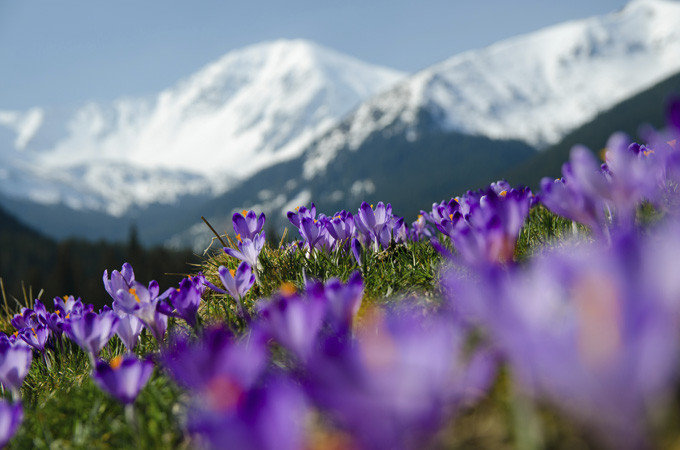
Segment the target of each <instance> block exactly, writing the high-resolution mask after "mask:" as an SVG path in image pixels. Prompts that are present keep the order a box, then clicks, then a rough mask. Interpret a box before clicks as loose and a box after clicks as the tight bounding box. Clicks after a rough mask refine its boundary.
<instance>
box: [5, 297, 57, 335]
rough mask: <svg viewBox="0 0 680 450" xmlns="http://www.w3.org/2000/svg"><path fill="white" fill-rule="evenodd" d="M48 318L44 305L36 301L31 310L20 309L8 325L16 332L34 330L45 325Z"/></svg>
mask: <svg viewBox="0 0 680 450" xmlns="http://www.w3.org/2000/svg"><path fill="white" fill-rule="evenodd" d="M48 316H49V314H48V312H47V309H46V308H45V305H43V304H42V302H41V301H40V300H36V301H35V304H34V306H33V308H26V307H24V308H21V312H20V313H19V314H15V315H14V317H13V318H12V320H11V321H10V323H11V324H12V326H13V327H14V328H16V329H17V330H20V331H21V330H23V329H27V328H35V327H40V326H46V325H47V317H48Z"/></svg>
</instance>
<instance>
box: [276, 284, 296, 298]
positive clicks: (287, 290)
mask: <svg viewBox="0 0 680 450" xmlns="http://www.w3.org/2000/svg"><path fill="white" fill-rule="evenodd" d="M279 291H281V293H282V294H283V295H286V296H290V295H293V294H295V293H296V292H297V289H295V285H294V284H293V283H291V282H289V281H286V282H284V283H282V284H281V287H279Z"/></svg>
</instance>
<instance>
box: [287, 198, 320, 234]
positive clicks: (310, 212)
mask: <svg viewBox="0 0 680 450" xmlns="http://www.w3.org/2000/svg"><path fill="white" fill-rule="evenodd" d="M286 216H287V217H288V220H289V221H290V223H292V224H293V225H294V226H295V228H298V229H299V228H300V223H301V220H302V219H303V218H305V217H306V218H308V219H312V220H314V219H316V206H314V203H312V206H311V207H310V208H309V209H307V208H306V207H304V206H301V207H298V208H295V212H293V211H288V214H287V215H286Z"/></svg>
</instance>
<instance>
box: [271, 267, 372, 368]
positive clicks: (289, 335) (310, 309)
mask: <svg viewBox="0 0 680 450" xmlns="http://www.w3.org/2000/svg"><path fill="white" fill-rule="evenodd" d="M363 287H364V286H363V280H362V278H361V274H360V273H358V272H356V273H354V274H352V276H351V277H350V279H349V281H348V282H347V283H342V282H340V280H337V279H331V280H329V281H328V282H327V283H326V284H323V283H318V282H317V283H310V284H309V285H308V286H307V292H306V293H305V295H300V294H297V293H296V292H295V291H294V290H292V289H291V290H286V289H282V291H281V292H280V293H279V294H278V295H275V296H274V297H272V298H271V299H269V300H263V301H261V302H260V303H259V304H258V310H259V314H260V320H259V322H258V326H259V327H260V328H259V329H260V330H262V331H263V332H264V333H265V335H266V336H268V337H270V338H272V339H274V340H276V341H277V342H279V343H280V344H281V345H283V346H284V347H285V348H287V349H288V350H289V351H291V352H292V353H293V354H294V355H295V356H296V357H297V358H298V359H299V360H300V361H305V360H306V359H307V358H309V356H310V355H311V353H312V351H313V349H314V348H315V347H316V346H317V344H318V335H319V333H320V332H321V331H322V329H323V330H324V331H325V332H326V333H331V334H333V335H334V336H336V337H338V338H339V337H346V336H349V334H350V333H351V330H352V325H353V323H354V317H355V316H356V314H357V313H358V311H359V307H360V306H361V300H362V297H363Z"/></svg>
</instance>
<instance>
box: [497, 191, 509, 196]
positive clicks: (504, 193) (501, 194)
mask: <svg viewBox="0 0 680 450" xmlns="http://www.w3.org/2000/svg"><path fill="white" fill-rule="evenodd" d="M498 195H500V196H501V197H505V196H506V195H508V191H501V193H500V194H498Z"/></svg>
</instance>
